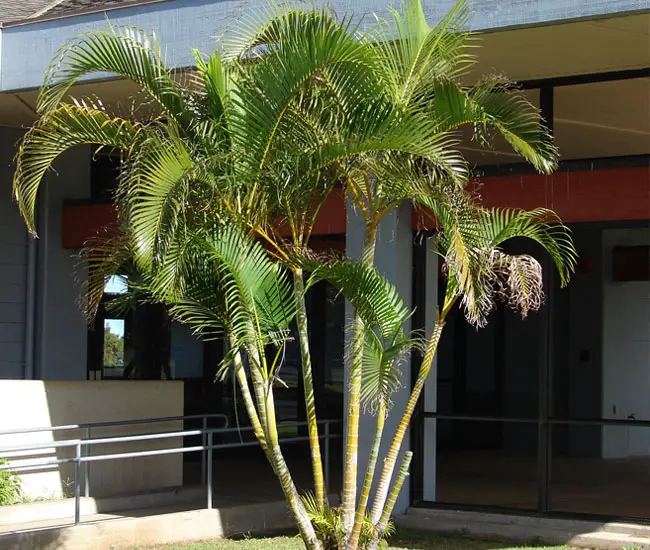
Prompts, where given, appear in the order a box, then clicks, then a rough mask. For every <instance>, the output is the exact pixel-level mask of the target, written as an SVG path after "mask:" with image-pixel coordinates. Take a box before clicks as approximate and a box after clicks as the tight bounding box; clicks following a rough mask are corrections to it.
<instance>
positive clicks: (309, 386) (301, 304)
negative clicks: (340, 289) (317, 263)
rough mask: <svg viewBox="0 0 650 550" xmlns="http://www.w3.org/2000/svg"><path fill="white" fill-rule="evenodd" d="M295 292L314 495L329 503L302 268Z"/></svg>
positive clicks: (297, 272)
mask: <svg viewBox="0 0 650 550" xmlns="http://www.w3.org/2000/svg"><path fill="white" fill-rule="evenodd" d="M293 282H294V292H295V296H296V306H297V307H296V324H297V326H298V336H299V338H300V357H301V362H302V380H303V387H304V392H305V411H306V413H307V429H308V432H309V449H310V451H311V466H312V471H313V475H314V495H315V496H316V500H317V502H318V503H320V504H321V505H326V504H327V495H326V494H325V476H324V475H323V461H322V458H321V452H320V438H319V434H318V418H317V416H316V397H315V394H314V379H313V373H312V366H311V351H310V348H309V329H308V325H307V308H306V307H305V285H304V281H303V273H302V269H297V270H296V271H294V273H293Z"/></svg>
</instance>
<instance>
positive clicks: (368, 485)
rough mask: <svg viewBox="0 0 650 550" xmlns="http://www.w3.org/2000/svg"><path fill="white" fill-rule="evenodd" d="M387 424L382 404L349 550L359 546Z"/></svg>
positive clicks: (348, 546) (384, 408)
mask: <svg viewBox="0 0 650 550" xmlns="http://www.w3.org/2000/svg"><path fill="white" fill-rule="evenodd" d="M385 423H386V407H385V405H384V404H383V403H382V404H381V405H380V407H379V410H378V411H377V424H376V427H375V439H374V441H373V443H372V448H371V449H370V454H369V456H368V466H367V468H366V477H365V479H364V480H363V487H362V488H361V494H360V495H359V505H358V506H357V513H356V516H355V518H354V528H353V529H352V535H350V539H349V540H348V545H347V549H348V550H356V548H357V545H358V544H359V536H360V535H361V528H362V526H363V519H364V517H365V515H366V510H367V508H368V500H369V499H370V490H371V489H372V480H373V478H374V477H375V468H376V466H377V457H378V456H379V447H380V446H381V438H382V435H383V433H384V425H385Z"/></svg>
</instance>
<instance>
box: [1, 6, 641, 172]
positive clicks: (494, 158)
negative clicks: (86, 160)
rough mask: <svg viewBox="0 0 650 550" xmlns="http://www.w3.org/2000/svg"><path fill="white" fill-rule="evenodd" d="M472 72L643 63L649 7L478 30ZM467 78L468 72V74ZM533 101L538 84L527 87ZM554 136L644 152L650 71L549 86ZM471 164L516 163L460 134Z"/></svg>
mask: <svg viewBox="0 0 650 550" xmlns="http://www.w3.org/2000/svg"><path fill="white" fill-rule="evenodd" d="M480 43H481V47H480V49H478V50H477V54H478V59H479V62H478V65H477V72H476V74H479V73H480V74H485V73H488V72H495V71H496V72H500V73H504V74H507V75H508V76H509V77H510V78H513V79H516V80H518V81H523V80H532V79H539V78H549V77H561V76H570V75H577V74H591V73H598V72H606V71H615V70H616V71H617V70H623V69H635V68H648V67H650V14H648V13H646V14H638V15H631V16H626V17H618V18H609V19H598V20H589V21H581V22H576V23H568V24H562V25H552V26H545V27H534V28H525V29H517V30H510V31H501V32H491V33H486V34H483V35H481V42H480ZM471 79H472V77H471V76H470V80H471ZM135 92H136V88H135V87H134V86H133V85H132V84H130V83H127V82H124V81H105V82H100V83H94V84H86V85H82V86H77V87H76V88H75V89H74V95H75V96H76V97H83V96H85V95H93V94H94V95H96V96H98V97H100V98H101V100H102V102H103V103H104V104H108V105H112V106H116V107H117V108H118V109H119V111H120V112H122V113H124V114H127V113H129V112H131V107H132V105H133V101H132V99H130V98H132V97H133V94H134V93H135ZM525 93H526V95H527V97H528V98H529V100H530V101H531V102H532V103H533V104H535V105H537V106H538V105H539V91H538V90H527V91H526V92H525ZM36 97H37V92H36V91H31V92H24V93H19V94H0V124H2V125H6V126H27V125H29V124H30V123H31V122H33V120H35V118H36V113H35V110H34V109H35V105H36ZM555 137H556V143H557V145H558V147H559V149H560V153H561V157H562V158H563V159H580V158H596V157H609V156H620V155H638V154H650V78H638V79H633V80H625V81H612V82H600V83H593V84H580V85H575V86H561V87H557V88H556V89H555ZM462 139H463V143H462V148H463V152H464V154H465V155H466V156H467V158H468V159H469V160H470V162H471V163H473V164H478V165H490V164H503V163H512V162H519V161H520V158H519V157H518V156H517V155H515V154H513V153H512V152H511V151H510V150H509V148H508V146H507V145H506V144H503V143H499V144H497V145H496V147H495V149H496V150H495V151H486V150H484V149H482V148H481V147H480V146H479V145H478V144H477V143H475V142H471V141H470V140H468V139H467V136H462Z"/></svg>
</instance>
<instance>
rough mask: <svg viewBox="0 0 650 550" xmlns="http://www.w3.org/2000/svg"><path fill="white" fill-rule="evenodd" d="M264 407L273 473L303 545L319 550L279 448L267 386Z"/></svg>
mask: <svg viewBox="0 0 650 550" xmlns="http://www.w3.org/2000/svg"><path fill="white" fill-rule="evenodd" d="M264 406H265V408H266V421H267V422H268V425H267V427H266V433H267V438H268V444H269V447H270V449H271V456H272V462H271V464H272V466H273V470H274V471H275V475H276V476H277V477H278V479H279V480H280V485H281V486H282V492H283V493H284V497H285V499H286V500H287V504H288V505H289V509H290V510H291V513H292V514H293V517H294V519H295V520H296V524H297V525H298V530H299V531H300V536H301V538H302V540H303V542H304V543H305V546H306V547H307V548H308V549H310V550H321V549H322V545H321V543H320V541H319V540H318V538H317V537H316V531H315V530H314V526H313V525H312V524H311V521H310V520H309V516H308V515H307V510H306V509H305V505H304V503H303V502H302V499H301V498H300V495H299V494H298V490H297V489H296V486H295V484H294V482H293V479H292V478H291V473H290V472H289V468H288V466H287V463H286V461H285V459H284V456H283V455H282V450H281V449H280V442H279V440H278V426H277V423H276V418H275V400H274V398H273V388H271V387H269V389H268V392H267V393H266V401H265V403H264Z"/></svg>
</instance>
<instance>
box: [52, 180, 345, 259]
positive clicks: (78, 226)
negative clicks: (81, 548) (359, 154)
mask: <svg viewBox="0 0 650 550" xmlns="http://www.w3.org/2000/svg"><path fill="white" fill-rule="evenodd" d="M116 218H117V212H116V211H115V206H114V205H112V204H84V203H78V202H71V203H64V205H63V221H62V245H63V248H80V247H82V246H83V245H84V243H86V242H87V241H88V240H89V239H91V238H94V237H96V236H97V235H98V234H99V233H100V232H105V231H106V229H108V233H109V234H110V232H111V231H117V227H116V223H117V219H116ZM345 223H346V216H345V193H344V191H343V189H340V188H337V189H334V190H333V191H332V192H331V193H330V195H329V196H328V198H327V200H326V201H325V203H324V204H323V205H322V206H321V209H320V211H319V213H318V217H317V218H316V223H315V224H314V230H313V232H312V235H313V236H314V237H317V236H324V235H345ZM280 233H281V234H282V235H283V236H288V235H289V232H288V231H286V230H283V228H282V227H281V226H280Z"/></svg>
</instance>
